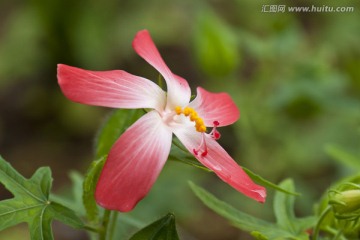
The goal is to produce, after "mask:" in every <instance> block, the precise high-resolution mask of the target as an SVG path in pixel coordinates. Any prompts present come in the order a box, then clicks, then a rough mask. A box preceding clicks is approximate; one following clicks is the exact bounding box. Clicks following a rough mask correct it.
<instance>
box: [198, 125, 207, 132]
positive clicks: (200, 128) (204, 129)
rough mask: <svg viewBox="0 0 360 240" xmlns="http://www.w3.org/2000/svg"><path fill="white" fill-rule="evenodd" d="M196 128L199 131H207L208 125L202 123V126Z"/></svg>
mask: <svg viewBox="0 0 360 240" xmlns="http://www.w3.org/2000/svg"><path fill="white" fill-rule="evenodd" d="M196 130H197V131H198V132H206V127H205V125H201V126H198V127H196Z"/></svg>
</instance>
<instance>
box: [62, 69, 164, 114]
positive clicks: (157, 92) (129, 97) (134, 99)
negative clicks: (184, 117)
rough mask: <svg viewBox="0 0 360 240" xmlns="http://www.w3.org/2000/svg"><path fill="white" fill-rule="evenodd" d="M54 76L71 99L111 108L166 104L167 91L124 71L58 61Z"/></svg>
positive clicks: (157, 107) (159, 107) (153, 106)
mask: <svg viewBox="0 0 360 240" xmlns="http://www.w3.org/2000/svg"><path fill="white" fill-rule="evenodd" d="M57 77H58V82H59V85H60V87H61V90H62V91H63V93H64V95H65V96H66V97H67V98H69V99H70V100H72V101H74V102H79V103H84V104H89V105H95V106H104V107H112V108H155V109H157V110H161V109H163V108H164V107H165V106H164V105H165V100H166V95H165V92H164V91H163V90H162V89H161V88H160V87H159V86H158V85H156V84H155V83H153V82H151V81H150V80H148V79H145V78H141V77H138V76H134V75H132V74H130V73H127V72H125V71H121V70H114V71H88V70H84V69H81V68H76V67H71V66H67V65H64V64H58V75H57Z"/></svg>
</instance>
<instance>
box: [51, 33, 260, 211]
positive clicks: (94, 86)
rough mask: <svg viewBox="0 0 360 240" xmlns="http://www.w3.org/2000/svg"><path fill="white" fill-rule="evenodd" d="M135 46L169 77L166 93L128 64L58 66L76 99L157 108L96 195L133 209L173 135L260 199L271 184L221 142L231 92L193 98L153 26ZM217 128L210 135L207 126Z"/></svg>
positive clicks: (121, 147) (234, 113) (229, 119)
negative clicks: (258, 179) (261, 182)
mask: <svg viewBox="0 0 360 240" xmlns="http://www.w3.org/2000/svg"><path fill="white" fill-rule="evenodd" d="M133 48H134V49H135V51H136V52H137V53H138V54H139V55H140V56H141V57H142V58H143V59H145V60H146V61H147V62H148V63H149V64H150V65H152V66H153V67H154V68H155V69H156V70H158V71H159V72H160V74H161V75H162V76H163V77H164V79H165V81H166V84H167V93H166V92H164V91H163V90H162V89H161V88H160V87H159V86H158V85H156V84H155V83H153V82H152V81H150V80H147V79H145V78H142V77H138V76H134V75H132V74H129V73H127V72H125V71H122V70H115V71H88V70H83V69H80V68H75V67H71V66H67V65H63V64H59V65H58V82H59V85H60V87H61V89H62V91H63V93H64V95H65V96H66V97H67V98H69V99H70V100H72V101H74V102H79V103H84V104H89V105H95V106H104V107H112V108H147V109H152V110H151V111H150V112H148V113H146V114H145V115H144V116H142V117H141V118H140V119H139V120H138V121H136V122H135V123H134V124H133V125H132V126H131V127H129V128H128V129H127V130H126V131H125V132H124V133H123V134H122V135H121V136H120V138H119V139H118V140H117V141H116V142H115V144H114V145H113V147H112V149H111V150H110V152H109V155H108V158H107V160H106V163H105V166H104V168H103V170H102V173H101V175H100V178H99V181H98V183H97V186H96V192H95V198H96V201H97V202H98V204H99V205H101V206H102V207H104V208H107V209H113V210H118V211H122V212H127V211H130V210H132V209H133V208H134V207H135V205H136V204H137V203H138V202H139V201H140V200H141V199H142V198H144V197H145V196H146V194H147V193H148V192H149V190H150V188H151V187H152V185H153V184H154V182H155V180H156V178H157V177H158V175H159V173H160V171H161V169H162V168H163V166H164V164H165V161H166V160H167V158H168V156H169V152H170V147H171V142H172V134H173V133H174V134H175V135H176V136H177V137H178V138H179V140H180V141H181V142H182V143H183V144H184V146H185V147H186V148H187V149H188V150H189V152H190V153H192V154H193V155H194V157H195V158H197V159H198V160H199V161H200V162H201V163H202V164H203V165H205V166H206V167H207V168H209V169H211V170H213V171H214V172H215V173H216V175H217V176H219V177H220V178H221V179H222V180H223V181H225V182H226V183H228V184H230V185H231V186H232V187H234V188H235V189H236V190H238V191H240V192H242V193H243V194H245V195H246V196H248V197H250V198H253V199H255V200H257V201H259V202H264V201H265V197H266V190H265V188H264V187H262V186H258V185H256V184H255V183H254V182H253V181H252V180H251V179H250V178H249V177H248V175H247V174H246V173H245V172H244V171H243V170H242V168H241V167H240V166H239V165H238V164H237V163H236V162H235V161H234V160H233V159H232V158H231V157H230V156H229V154H228V153H227V152H226V151H225V150H224V149H223V148H222V147H221V146H220V145H219V144H218V143H217V141H216V140H217V139H218V138H219V137H220V134H219V132H218V131H217V127H221V126H226V125H229V124H232V123H234V122H235V121H236V120H237V119H238V118H239V115H240V113H239V110H238V109H237V107H236V105H235V104H234V102H233V101H232V99H231V98H230V96H229V95H228V94H226V93H211V92H208V91H206V90H204V89H202V88H200V87H199V88H197V97H196V98H195V99H194V100H193V101H191V102H190V96H191V91H190V88H189V85H188V83H187V81H186V80H185V79H183V78H181V77H179V76H177V75H175V74H173V73H172V72H171V71H170V69H169V68H168V67H167V65H166V64H165V62H164V60H163V59H162V58H161V56H160V53H159V52H158V50H157V48H156V46H155V44H154V43H153V41H152V39H151V37H150V34H149V33H148V31H146V30H143V31H140V32H138V33H137V35H136V36H135V39H134V41H133ZM209 127H213V129H212V131H209V133H207V128H209Z"/></svg>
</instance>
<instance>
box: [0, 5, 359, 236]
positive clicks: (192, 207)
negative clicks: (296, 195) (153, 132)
mask: <svg viewBox="0 0 360 240" xmlns="http://www.w3.org/2000/svg"><path fill="white" fill-rule="evenodd" d="M263 4H285V5H287V6H289V5H294V6H308V5H309V6H311V5H312V4H314V5H315V4H316V5H319V6H322V5H331V6H354V7H355V11H354V12H353V13H312V14H306V13H288V12H286V13H262V12H261V8H262V5H263ZM0 6H1V7H0V102H1V105H0V152H1V154H2V155H3V156H4V157H5V158H6V159H12V161H13V163H12V164H13V165H14V166H15V167H16V169H18V168H21V167H22V168H23V171H21V170H20V171H21V172H24V173H25V175H26V174H27V175H29V176H30V175H31V173H32V172H34V171H35V169H37V168H38V167H39V166H41V165H50V166H51V168H52V169H53V174H54V179H55V182H54V184H55V186H54V187H55V189H59V191H60V189H65V190H64V191H66V185H67V184H69V182H70V181H69V179H68V178H67V171H68V170H69V169H78V170H80V171H81V172H85V169H86V168H87V166H88V165H89V164H90V162H91V160H92V159H94V156H93V151H92V147H93V142H92V139H93V138H94V135H95V133H96V129H97V127H98V126H99V125H100V123H101V122H102V119H103V118H104V116H105V115H106V111H105V110H104V109H100V108H96V107H89V106H81V105H76V104H74V103H70V102H69V101H68V100H66V99H65V97H63V96H62V94H61V93H60V90H59V88H58V86H57V83H56V64H57V63H66V64H70V65H75V66H78V67H82V68H87V69H94V70H107V69H124V70H126V71H128V72H130V73H133V74H136V75H139V76H144V77H147V78H149V79H152V80H154V81H156V79H157V76H158V73H157V72H156V71H155V70H153V69H151V67H149V66H148V65H147V64H144V62H143V61H142V60H141V59H140V58H139V57H138V56H136V54H134V51H133V50H132V49H131V47H130V46H131V41H132V38H133V36H134V35H135V33H136V32H137V31H138V30H140V29H144V28H147V29H148V30H149V31H150V32H151V34H152V36H153V38H154V41H155V42H156V45H157V46H158V47H159V50H160V52H161V54H162V56H163V57H164V59H165V61H166V62H167V63H168V65H169V67H170V68H171V69H172V70H173V71H174V72H175V73H177V74H179V75H180V76H183V77H185V78H186V79H187V80H188V81H189V82H190V85H191V86H192V87H195V86H198V85H201V86H203V87H205V88H207V89H208V90H211V91H222V92H229V94H230V95H231V96H232V97H233V99H234V100H235V102H236V103H237V105H238V107H239V108H240V111H241V119H240V120H239V121H238V122H237V123H235V124H234V125H232V126H231V127H227V128H223V129H220V131H221V133H222V138H221V139H220V142H221V144H222V145H223V146H225V148H226V149H227V150H229V152H230V153H231V155H232V156H234V159H237V160H239V163H240V164H241V165H244V166H245V167H247V168H249V169H251V170H252V171H254V172H256V173H258V174H259V175H260V176H262V177H265V178H266V179H269V180H271V181H273V182H279V181H281V180H282V179H284V178H287V177H291V178H293V179H294V181H295V182H296V186H297V190H298V191H299V192H301V193H302V197H301V201H297V203H296V205H295V208H296V211H297V212H298V213H299V216H300V217H301V216H305V215H308V214H309V213H310V212H311V211H312V205H313V203H314V202H315V201H316V199H318V198H319V197H320V196H321V195H322V193H323V192H324V191H325V189H327V188H328V187H329V185H330V184H331V183H332V182H334V181H336V180H337V179H340V178H342V177H344V176H346V175H348V174H349V173H350V172H351V169H349V168H347V167H346V166H343V165H342V164H341V163H338V162H335V161H332V160H330V157H329V156H328V155H327V154H326V153H325V151H324V147H325V146H328V145H327V144H329V143H331V144H333V146H342V149H346V152H347V151H348V152H351V153H352V154H353V155H356V156H358V155H359V154H360V152H359V145H358V142H359V121H360V111H359V107H360V68H359V66H360V45H359V40H360V31H359V29H360V21H359V20H360V15H359V11H360V6H359V1H358V0H342V1H335V0H331V1H328V0H326V1H325V0H318V1H316V2H313V1H295V0H294V1H287V0H273V1H271V2H268V1H251V0H231V1H218V0H211V1H210V0H208V1H206V0H202V1H190V0H173V1H166V0H151V1H129V0H121V1H119V0H104V1H94V0H80V1H70V0H65V1H64V0H53V1H45V0H31V1H20V0H15V1H6V0H5V1H2V2H1V3H0ZM327 151H331V152H333V154H335V155H339V154H340V155H341V152H339V151H338V149H334V148H333V149H332V150H331V149H330V150H329V149H328V148H327ZM344 161H346V160H344ZM29 162H31V164H30V165H29ZM188 179H190V180H193V179H196V182H197V183H199V182H201V183H202V184H203V185H204V186H205V187H206V186H211V191H212V192H213V193H214V194H221V196H222V197H221V199H223V200H226V201H227V202H230V203H231V204H232V205H233V206H234V207H236V208H238V209H242V210H244V211H246V212H247V213H249V214H251V215H255V216H258V217H259V218H261V219H269V220H271V219H274V218H275V216H273V214H272V211H271V210H270V207H268V206H271V201H272V197H271V196H272V193H271V192H270V196H269V199H268V201H269V203H267V204H265V205H264V206H261V207H259V206H258V205H257V203H253V202H251V201H248V200H247V199H246V198H244V197H243V196H240V195H239V194H238V193H237V192H235V191H233V190H232V189H230V188H228V187H227V186H225V184H223V183H221V182H219V181H218V180H217V179H216V178H213V176H212V174H207V173H205V172H203V171H201V170H199V169H193V168H191V167H190V166H186V165H181V164H178V163H176V162H169V163H168V164H167V166H166V167H165V169H164V171H163V173H162V174H161V176H160V178H159V180H158V181H157V183H156V184H155V186H154V188H153V189H152V191H151V193H150V195H149V196H148V197H147V198H146V199H144V201H143V202H141V203H140V204H139V206H138V207H137V209H136V210H135V211H134V212H132V213H130V214H125V216H124V217H123V218H122V217H121V216H120V217H119V226H122V227H123V228H120V229H119V230H118V231H123V232H124V234H125V235H126V236H127V237H130V236H131V235H132V234H133V233H134V232H136V231H137V230H138V229H139V227H143V226H145V225H146V224H147V223H149V222H153V221H154V220H155V219H157V218H159V217H161V216H163V215H165V214H166V213H167V212H173V213H174V214H175V215H176V217H177V224H178V225H179V226H180V228H179V229H178V230H179V235H180V238H182V237H183V238H186V237H189V239H191V237H195V238H199V239H209V240H212V239H213V240H216V239H223V240H226V239H236V238H241V239H250V238H251V237H250V236H249V235H246V234H243V233H240V232H239V231H238V230H237V229H235V228H233V227H230V226H228V224H227V222H226V221H224V220H223V219H221V218H218V217H217V216H216V215H213V214H212V213H209V211H208V210H207V209H206V208H204V207H203V206H202V205H200V204H199V203H198V202H197V201H196V200H195V199H194V197H193V195H192V193H191V191H190V190H189V189H188V186H187V185H186V181H185V180H188ZM207 189H209V188H207ZM0 191H1V196H4V198H5V197H7V196H9V195H8V193H7V192H6V191H5V190H2V189H0ZM179 199H181V201H179ZM174 203H176V204H174ZM174 205H175V206H174ZM149 206H151V207H149ZM125 218H126V219H128V220H127V221H128V222H126V223H123V222H122V221H125V220H124V219H125ZM60 229H61V228H60ZM64 232H66V231H61V230H58V231H56V229H55V235H56V234H57V236H55V238H56V239H69V236H67V237H66V236H64V234H65V233H64ZM5 234H9V233H5ZM6 236H7V235H6ZM0 238H6V237H5V236H3V235H2V233H0ZM14 239H16V238H15V237H14ZM19 239H24V237H20V238H19ZM76 239H81V236H80V237H79V236H77V237H76Z"/></svg>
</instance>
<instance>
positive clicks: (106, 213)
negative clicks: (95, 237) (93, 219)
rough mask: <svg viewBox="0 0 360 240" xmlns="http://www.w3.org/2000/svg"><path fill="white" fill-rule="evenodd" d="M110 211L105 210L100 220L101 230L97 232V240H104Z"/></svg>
mask: <svg viewBox="0 0 360 240" xmlns="http://www.w3.org/2000/svg"><path fill="white" fill-rule="evenodd" d="M110 214H111V211H110V210H107V209H105V211H104V216H103V219H102V224H101V225H102V229H101V231H100V232H99V240H106V237H107V231H108V225H109V219H110Z"/></svg>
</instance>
